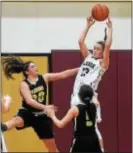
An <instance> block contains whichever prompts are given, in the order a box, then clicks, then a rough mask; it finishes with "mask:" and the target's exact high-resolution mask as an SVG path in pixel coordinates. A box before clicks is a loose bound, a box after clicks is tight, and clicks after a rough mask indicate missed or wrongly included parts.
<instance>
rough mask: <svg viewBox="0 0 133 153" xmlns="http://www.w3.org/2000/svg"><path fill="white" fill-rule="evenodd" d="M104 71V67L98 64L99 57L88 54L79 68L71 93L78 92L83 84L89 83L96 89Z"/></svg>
mask: <svg viewBox="0 0 133 153" xmlns="http://www.w3.org/2000/svg"><path fill="white" fill-rule="evenodd" d="M105 71H106V69H103V68H102V67H101V65H100V59H95V58H93V56H92V54H89V55H88V56H87V57H86V58H85V60H84V62H83V63H82V65H81V66H80V68H79V71H78V74H77V76H76V79H75V83H74V87H73V94H78V92H79V89H80V87H81V85H83V84H87V85H90V86H91V87H92V88H93V90H94V91H96V90H97V88H98V84H99V82H100V81H101V78H102V76H103V74H104V72H105Z"/></svg>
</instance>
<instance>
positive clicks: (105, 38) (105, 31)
mask: <svg viewBox="0 0 133 153" xmlns="http://www.w3.org/2000/svg"><path fill="white" fill-rule="evenodd" d="M104 33H105V36H104V42H106V40H107V28H105V30H104Z"/></svg>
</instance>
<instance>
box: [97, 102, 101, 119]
mask: <svg viewBox="0 0 133 153" xmlns="http://www.w3.org/2000/svg"><path fill="white" fill-rule="evenodd" d="M97 120H102V117H101V107H100V106H99V105H98V106H97Z"/></svg>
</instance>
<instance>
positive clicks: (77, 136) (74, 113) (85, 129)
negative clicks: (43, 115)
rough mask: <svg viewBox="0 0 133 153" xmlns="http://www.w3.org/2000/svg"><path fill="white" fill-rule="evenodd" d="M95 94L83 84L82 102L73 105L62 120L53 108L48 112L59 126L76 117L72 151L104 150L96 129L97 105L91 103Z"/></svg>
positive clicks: (61, 126)
mask: <svg viewBox="0 0 133 153" xmlns="http://www.w3.org/2000/svg"><path fill="white" fill-rule="evenodd" d="M93 95H94V93H93V90H92V88H91V87H90V86H88V85H83V86H81V88H80V91H79V98H80V100H81V103H80V104H78V105H75V106H72V107H71V108H70V109H69V111H68V112H67V114H66V116H65V117H64V118H63V119H62V120H59V119H57V117H56V116H55V112H54V110H53V109H50V110H48V112H47V114H48V116H49V117H51V118H52V120H53V122H54V123H55V124H56V126H57V127H59V128H63V127H64V126H66V125H67V124H68V123H69V122H70V121H72V120H73V119H74V140H73V144H72V147H71V149H70V152H102V151H101V148H100V144H99V140H98V136H97V134H96V130H95V122H96V106H95V104H94V103H90V101H91V99H92V97H93Z"/></svg>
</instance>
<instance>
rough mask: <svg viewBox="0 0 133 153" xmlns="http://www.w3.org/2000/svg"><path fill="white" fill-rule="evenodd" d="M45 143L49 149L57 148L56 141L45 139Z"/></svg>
mask: <svg viewBox="0 0 133 153" xmlns="http://www.w3.org/2000/svg"><path fill="white" fill-rule="evenodd" d="M43 142H44V143H45V145H46V146H47V148H56V144H55V140H54V139H44V140H43Z"/></svg>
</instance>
